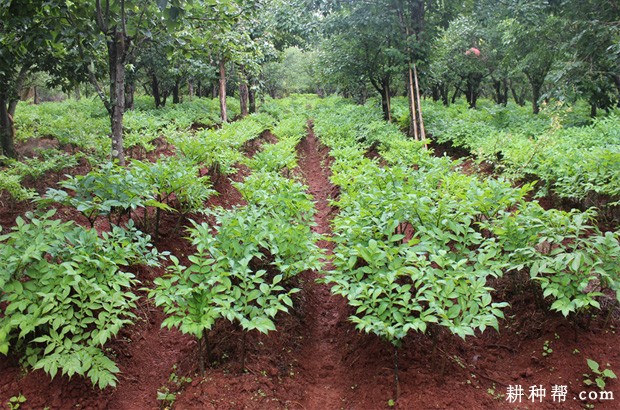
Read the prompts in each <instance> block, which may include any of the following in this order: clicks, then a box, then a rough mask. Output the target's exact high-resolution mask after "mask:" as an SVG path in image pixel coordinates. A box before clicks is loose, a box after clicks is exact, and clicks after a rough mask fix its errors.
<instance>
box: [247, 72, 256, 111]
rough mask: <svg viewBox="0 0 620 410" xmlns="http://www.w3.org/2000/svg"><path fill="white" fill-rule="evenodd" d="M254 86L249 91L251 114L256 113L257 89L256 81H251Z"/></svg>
mask: <svg viewBox="0 0 620 410" xmlns="http://www.w3.org/2000/svg"><path fill="white" fill-rule="evenodd" d="M250 84H252V86H251V87H250V88H249V89H248V103H249V105H250V114H254V113H255V112H256V89H255V88H254V79H253V78H251V79H250Z"/></svg>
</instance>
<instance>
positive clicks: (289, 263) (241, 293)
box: [149, 176, 321, 372]
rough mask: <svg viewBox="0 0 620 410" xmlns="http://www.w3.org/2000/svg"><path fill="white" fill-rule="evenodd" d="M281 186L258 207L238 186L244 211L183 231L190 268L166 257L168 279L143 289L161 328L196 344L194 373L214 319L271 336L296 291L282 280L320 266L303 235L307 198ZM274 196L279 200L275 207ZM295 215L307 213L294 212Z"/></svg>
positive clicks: (220, 214) (258, 199)
mask: <svg viewBox="0 0 620 410" xmlns="http://www.w3.org/2000/svg"><path fill="white" fill-rule="evenodd" d="M277 178H282V177H279V176H278V177H277ZM287 181H288V180H286V179H284V178H282V180H281V183H280V184H279V185H272V184H264V183H263V186H264V187H267V188H266V189H271V188H273V187H274V186H275V187H276V188H275V189H276V191H277V192H275V194H276V198H270V199H271V201H265V202H264V203H263V201H262V198H269V196H268V195H266V193H265V194H258V192H259V191H254V190H251V189H250V190H247V191H246V190H245V189H244V188H242V189H241V190H242V192H246V193H250V192H251V193H252V196H248V197H246V198H247V200H248V205H247V206H243V207H236V208H233V209H231V210H225V209H216V210H214V211H210V212H209V214H210V215H212V216H213V218H214V219H215V224H214V225H213V226H211V225H209V224H207V223H202V224H197V223H195V224H194V227H193V228H190V229H189V233H190V238H191V241H192V244H193V245H194V246H195V247H196V253H195V254H194V255H191V256H189V257H188V259H189V262H190V263H191V264H190V265H189V266H188V267H185V266H182V265H181V264H180V262H179V260H178V259H176V258H174V257H171V259H172V261H173V264H172V265H171V266H170V267H169V269H168V274H167V275H165V276H164V277H161V278H157V279H156V280H155V285H156V286H155V288H154V289H152V290H150V291H149V295H150V297H152V298H154V300H155V304H156V305H157V306H163V308H164V312H165V313H166V314H167V315H168V317H167V318H166V319H165V320H164V322H163V323H162V326H165V327H169V328H171V327H176V328H178V329H179V330H180V331H181V332H183V333H186V334H191V335H193V336H195V337H196V338H197V339H198V340H199V341H200V343H199V349H200V358H201V359H200V369H201V372H204V362H205V360H209V357H210V347H209V339H208V332H209V331H210V330H211V329H212V327H213V325H214V324H215V323H216V321H217V320H220V319H226V320H228V321H230V322H233V323H238V324H239V325H240V326H241V328H242V329H243V330H244V331H245V332H249V331H252V330H258V331H259V332H262V333H267V332H269V331H273V330H275V329H276V326H275V323H274V318H275V317H276V315H277V314H278V312H288V309H289V308H290V307H291V306H292V305H293V301H292V299H291V295H292V294H294V293H295V292H297V291H298V289H297V288H295V287H293V286H292V285H291V284H290V283H288V282H289V280H290V279H291V278H292V277H294V276H295V275H297V274H298V273H299V272H302V271H304V270H307V269H318V268H320V266H321V265H320V262H319V259H320V257H321V252H320V250H319V248H318V247H317V246H316V245H315V241H316V240H317V239H318V237H317V235H316V234H314V233H312V231H311V229H310V222H309V219H311V217H312V211H310V210H311V209H312V210H313V207H312V203H311V201H310V199H309V198H308V197H307V195H306V194H304V195H303V196H298V195H297V194H296V191H295V190H291V192H288V191H285V190H284V187H289V186H290V185H289V184H288V182H287ZM293 184H295V183H293ZM297 185H299V186H300V184H297ZM278 187H279V188H280V190H278ZM298 190H299V188H298ZM248 195H249V194H248ZM277 195H281V198H279V199H280V201H279V202H276V201H277V198H278V196H277ZM287 195H290V196H289V197H288V198H287ZM299 202H301V204H299ZM298 209H307V210H308V212H307V213H304V212H302V213H297V210H298ZM243 335H244V336H243V340H242V357H241V363H242V367H243V366H244V361H245V333H244V334H243Z"/></svg>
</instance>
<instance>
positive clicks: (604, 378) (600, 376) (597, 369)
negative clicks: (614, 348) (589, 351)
mask: <svg viewBox="0 0 620 410" xmlns="http://www.w3.org/2000/svg"><path fill="white" fill-rule="evenodd" d="M586 361H587V363H588V367H589V368H590V371H591V372H592V373H593V374H592V376H591V375H590V374H587V373H584V375H583V377H584V380H583V384H585V385H586V386H591V385H593V384H596V386H597V387H598V388H599V389H600V390H605V386H606V385H607V382H609V380H610V379H617V376H616V374H615V373H614V372H613V370H611V369H610V368H609V363H607V369H605V370H601V366H600V365H599V364H598V362H596V361H594V360H592V359H587V360H586ZM592 379H594V380H592Z"/></svg>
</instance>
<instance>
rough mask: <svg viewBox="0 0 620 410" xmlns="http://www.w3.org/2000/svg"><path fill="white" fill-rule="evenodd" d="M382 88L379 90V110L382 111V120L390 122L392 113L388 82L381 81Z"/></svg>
mask: <svg viewBox="0 0 620 410" xmlns="http://www.w3.org/2000/svg"><path fill="white" fill-rule="evenodd" d="M382 86H383V88H382V89H381V108H382V109H383V119H384V120H386V121H387V122H392V113H391V109H390V108H391V107H390V81H389V80H383V83H382Z"/></svg>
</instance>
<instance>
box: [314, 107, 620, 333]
mask: <svg viewBox="0 0 620 410" xmlns="http://www.w3.org/2000/svg"><path fill="white" fill-rule="evenodd" d="M334 106H337V107H338V109H337V110H334V109H333V108H334ZM372 111H373V108H371V107H358V106H351V105H349V106H347V103H345V102H342V101H332V102H328V103H326V107H325V109H322V110H318V111H317V115H316V116H315V120H314V121H315V132H316V134H317V135H318V136H319V138H320V139H321V141H322V142H323V143H324V144H326V145H327V146H329V147H330V148H331V155H332V156H333V157H334V159H335V161H334V162H333V164H332V172H333V177H332V181H333V182H334V184H336V185H337V186H339V188H340V197H339V199H338V201H336V202H335V205H336V206H337V207H338V208H339V214H338V216H337V217H335V219H334V221H333V231H334V238H333V240H334V242H335V244H336V246H335V248H334V263H333V264H334V267H335V269H334V270H333V271H331V272H329V273H328V274H327V275H326V281H327V282H328V283H331V284H332V286H333V287H332V292H334V293H336V294H339V295H342V296H344V297H345V298H347V300H348V301H349V304H350V305H351V306H353V307H354V308H355V309H356V310H355V313H354V314H353V315H352V316H351V320H352V321H353V322H354V323H355V324H356V326H357V328H358V329H360V330H362V331H365V332H367V333H375V334H377V335H379V336H381V337H383V338H385V339H387V340H389V341H390V342H392V343H393V344H395V345H398V344H400V342H401V341H402V339H403V338H404V337H405V336H406V335H407V334H408V333H409V332H410V331H411V330H413V331H419V332H421V333H424V332H426V331H427V329H429V326H434V329H437V326H441V327H442V328H447V329H448V330H449V331H450V332H451V333H453V334H456V335H458V336H460V337H463V338H464V337H466V336H468V335H475V334H476V331H477V330H479V331H484V330H485V329H486V328H487V327H493V328H496V329H497V328H498V325H499V322H498V319H501V318H502V317H503V313H502V308H504V307H506V306H507V303H506V302H505V301H497V300H495V299H496V298H495V297H494V296H493V290H494V289H493V287H492V286H491V283H492V282H493V280H494V279H495V278H501V277H505V276H512V275H515V277H517V276H516V275H517V273H518V272H519V271H525V272H527V273H528V274H529V276H530V278H531V280H532V281H534V282H535V283H538V284H539V285H540V289H541V290H542V294H543V297H545V298H548V299H549V300H550V301H551V302H552V303H551V305H550V308H551V309H552V310H555V311H559V312H561V313H562V314H563V315H565V316H567V315H569V314H571V313H580V312H584V311H587V310H589V309H595V310H596V309H599V308H600V302H601V300H602V299H605V298H611V299H612V300H613V301H614V302H613V303H615V301H616V300H619V299H620V271H619V268H618V266H620V265H619V261H620V245H619V243H618V239H619V236H620V233H619V232H606V233H602V232H599V231H598V229H597V228H596V227H594V226H593V224H592V223H591V222H592V218H593V217H594V215H595V214H594V212H593V211H589V212H586V213H580V212H576V211H575V212H570V213H567V212H562V211H556V210H552V211H545V210H543V209H542V208H541V207H540V205H539V204H538V203H536V202H527V201H526V200H525V196H526V194H527V192H528V190H529V189H530V188H531V187H530V186H525V187H523V188H513V187H511V185H510V184H509V183H508V182H507V181H504V180H501V179H499V180H496V179H485V180H482V179H480V178H478V177H476V176H467V175H464V174H462V173H460V172H458V171H455V168H456V166H457V165H458V162H454V161H450V160H448V159H447V158H446V157H444V158H435V157H432V156H431V155H430V154H429V153H428V152H427V151H425V150H423V149H422V147H421V146H420V144H419V143H416V142H413V141H409V140H405V139H404V136H402V135H399V133H398V132H396V131H395V129H394V127H392V126H390V125H386V124H385V123H380V122H379V113H375V114H374V115H373V114H372ZM377 144H378V145H377ZM377 147H378V150H379V152H381V153H382V161H381V162H379V161H378V160H376V159H369V158H367V157H366V156H365V154H366V153H367V150H368V149H370V148H377ZM432 333H434V334H435V333H436V332H434V331H433V332H432Z"/></svg>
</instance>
